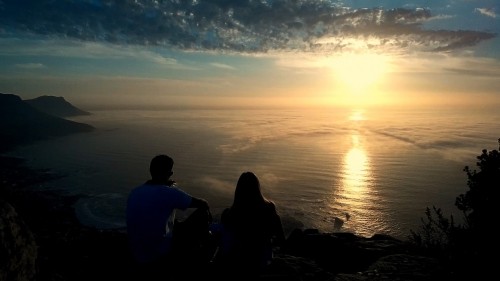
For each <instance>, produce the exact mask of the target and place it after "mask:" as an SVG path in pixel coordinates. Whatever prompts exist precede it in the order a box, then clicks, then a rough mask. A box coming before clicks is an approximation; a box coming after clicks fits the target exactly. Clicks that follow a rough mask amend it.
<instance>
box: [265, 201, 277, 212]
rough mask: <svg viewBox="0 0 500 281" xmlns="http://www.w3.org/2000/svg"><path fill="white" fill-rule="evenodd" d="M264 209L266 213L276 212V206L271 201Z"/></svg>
mask: <svg viewBox="0 0 500 281" xmlns="http://www.w3.org/2000/svg"><path fill="white" fill-rule="evenodd" d="M265 208H266V210H268V211H272V212H276V204H274V202H273V201H271V200H268V201H267V202H266V204H265Z"/></svg>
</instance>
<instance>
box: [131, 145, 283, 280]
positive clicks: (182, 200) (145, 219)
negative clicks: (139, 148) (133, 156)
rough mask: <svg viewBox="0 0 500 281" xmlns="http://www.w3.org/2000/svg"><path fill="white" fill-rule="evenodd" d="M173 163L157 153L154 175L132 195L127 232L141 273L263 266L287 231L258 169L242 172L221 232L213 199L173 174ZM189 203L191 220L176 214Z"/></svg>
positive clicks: (242, 270) (248, 271)
mask: <svg viewBox="0 0 500 281" xmlns="http://www.w3.org/2000/svg"><path fill="white" fill-rule="evenodd" d="M173 165H174V161H173V159H172V158H170V157H169V156H167V155H158V156H155V157H154V158H153V159H152V160H151V163H150V174H151V180H149V181H147V182H146V183H144V184H142V185H140V186H138V187H136V188H134V189H133V190H132V191H131V193H130V195H129V198H128V202H127V213H126V219H127V233H128V237H129V243H130V249H131V251H132V255H133V257H134V259H135V261H136V262H137V264H138V265H139V266H140V267H141V268H142V269H143V270H142V271H141V272H142V273H141V274H151V276H149V277H151V278H152V277H156V276H159V277H160V278H161V279H164V278H165V277H167V276H174V275H175V276H177V277H183V278H184V277H186V276H194V275H195V276H206V275H208V274H219V273H221V274H223V275H222V276H221V277H224V276H226V277H228V276H231V274H233V273H237V274H240V275H243V276H249V275H252V274H254V275H258V274H259V273H261V272H263V271H264V270H265V269H266V267H267V266H268V265H269V264H270V263H271V261H272V258H273V248H274V247H275V246H276V245H279V244H280V243H282V242H283V241H284V240H285V236H284V232H283V227H282V224H281V219H280V216H279V215H278V213H277V211H276V207H275V205H274V203H273V202H272V201H270V200H268V199H266V198H265V197H264V196H263V194H262V192H261V189H260V183H259V180H258V178H257V177H256V176H255V174H253V173H252V172H244V173H242V174H241V176H240V178H239V179H238V182H237V185H236V189H235V193H234V201H233V204H232V205H231V206H230V207H229V208H227V209H225V210H224V212H223V213H222V215H221V227H220V232H218V233H212V232H210V225H211V223H212V216H211V214H210V209H209V205H208V203H207V201H205V200H204V199H200V198H197V197H194V196H191V195H190V194H188V193H186V192H185V191H183V190H181V189H180V188H179V187H178V186H177V185H176V184H175V182H174V181H172V180H171V176H172V174H173V172H172V168H173ZM189 208H193V209H195V210H194V211H193V212H192V213H191V214H190V215H189V216H188V217H187V218H186V219H185V220H183V221H178V220H176V218H175V213H176V210H186V209H189ZM143 277H145V278H147V276H143Z"/></svg>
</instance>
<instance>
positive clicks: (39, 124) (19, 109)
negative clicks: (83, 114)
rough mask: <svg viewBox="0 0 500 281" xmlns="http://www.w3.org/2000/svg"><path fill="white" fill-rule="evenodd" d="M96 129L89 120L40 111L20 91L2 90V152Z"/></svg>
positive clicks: (0, 112)
mask: <svg viewBox="0 0 500 281" xmlns="http://www.w3.org/2000/svg"><path fill="white" fill-rule="evenodd" d="M94 129H95V128H94V127H93V126H91V125H89V124H85V123H79V122H75V121H71V120H66V119H64V118H61V117H58V116H55V115H51V114H48V113H46V112H43V111H40V110H39V109H37V108H35V107H33V106H31V105H30V104H29V103H27V102H25V101H23V100H22V99H21V98H20V97H19V96H17V95H14V94H4V93H0V152H5V151H8V150H11V149H13V148H15V147H17V146H19V145H24V144H29V143H32V142H35V141H39V140H44V139H48V138H53V137H61V136H65V135H70V134H74V133H82V132H90V131H93V130H94Z"/></svg>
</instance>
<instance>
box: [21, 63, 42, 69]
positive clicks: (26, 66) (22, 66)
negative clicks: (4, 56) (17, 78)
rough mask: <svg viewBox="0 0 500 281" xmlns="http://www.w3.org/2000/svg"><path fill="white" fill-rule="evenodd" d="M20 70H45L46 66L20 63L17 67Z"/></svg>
mask: <svg viewBox="0 0 500 281" xmlns="http://www.w3.org/2000/svg"><path fill="white" fill-rule="evenodd" d="M15 66H16V67H18V68H24V69H40V68H45V65H43V64H41V63H20V64H16V65H15Z"/></svg>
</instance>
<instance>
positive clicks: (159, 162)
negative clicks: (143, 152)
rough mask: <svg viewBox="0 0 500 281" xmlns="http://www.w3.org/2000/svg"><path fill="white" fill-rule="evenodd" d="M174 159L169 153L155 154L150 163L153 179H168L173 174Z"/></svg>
mask: <svg viewBox="0 0 500 281" xmlns="http://www.w3.org/2000/svg"><path fill="white" fill-rule="evenodd" d="M173 166H174V160H173V159H172V158H170V157H169V156H167V155H164V154H160V155H157V156H155V157H154V158H153V159H152V160H151V163H150V165H149V173H150V174H151V178H152V179H153V180H157V181H161V180H168V179H169V178H170V176H171V175H172V168H173Z"/></svg>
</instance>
